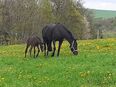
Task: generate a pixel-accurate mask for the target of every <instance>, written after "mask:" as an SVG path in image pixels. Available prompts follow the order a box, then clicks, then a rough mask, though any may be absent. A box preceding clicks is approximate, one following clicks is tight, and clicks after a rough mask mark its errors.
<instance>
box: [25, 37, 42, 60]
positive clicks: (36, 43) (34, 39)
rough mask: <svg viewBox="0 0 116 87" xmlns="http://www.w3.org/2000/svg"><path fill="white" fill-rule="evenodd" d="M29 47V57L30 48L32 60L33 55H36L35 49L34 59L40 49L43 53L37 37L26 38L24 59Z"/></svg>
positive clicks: (40, 42)
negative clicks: (32, 53)
mask: <svg viewBox="0 0 116 87" xmlns="http://www.w3.org/2000/svg"><path fill="white" fill-rule="evenodd" d="M30 46H31V47H30ZM29 47H30V49H29V52H30V56H31V51H32V48H34V58H35V53H36V50H35V48H36V47H37V49H38V52H37V55H36V57H38V55H39V52H40V49H41V51H42V52H43V43H42V41H41V39H40V38H39V37H38V36H32V37H29V38H28V40H27V46H26V49H25V57H26V54H27V51H28V48H29Z"/></svg>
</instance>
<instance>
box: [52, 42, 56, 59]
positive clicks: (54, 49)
mask: <svg viewBox="0 0 116 87" xmlns="http://www.w3.org/2000/svg"><path fill="white" fill-rule="evenodd" d="M53 46H54V48H53V53H52V57H53V56H54V54H55V51H56V46H55V41H53Z"/></svg>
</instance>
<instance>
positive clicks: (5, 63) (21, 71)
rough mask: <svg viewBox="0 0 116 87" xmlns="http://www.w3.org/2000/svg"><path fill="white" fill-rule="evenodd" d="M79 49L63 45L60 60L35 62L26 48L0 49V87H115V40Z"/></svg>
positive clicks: (84, 43)
mask: <svg viewBox="0 0 116 87" xmlns="http://www.w3.org/2000/svg"><path fill="white" fill-rule="evenodd" d="M78 49H79V55H78V56H74V55H73V54H72V53H71V52H70V49H69V44H68V43H67V42H64V43H63V45H62V48H61V52H60V56H59V57H56V56H55V57H53V58H52V57H50V56H49V57H47V58H45V57H44V56H43V53H40V55H39V57H38V58H36V59H34V58H31V57H29V55H27V58H24V50H25V44H21V45H9V46H0V87H116V39H113V38H111V39H103V40H80V41H78ZM50 55H51V53H50Z"/></svg>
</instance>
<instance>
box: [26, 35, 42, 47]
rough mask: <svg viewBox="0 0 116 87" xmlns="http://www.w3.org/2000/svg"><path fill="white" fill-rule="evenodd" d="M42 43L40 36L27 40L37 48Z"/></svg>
mask: <svg viewBox="0 0 116 87" xmlns="http://www.w3.org/2000/svg"><path fill="white" fill-rule="evenodd" d="M40 43H41V39H40V38H39V37H38V36H31V37H29V38H28V40H27V44H29V45H33V46H37V45H38V44H40Z"/></svg>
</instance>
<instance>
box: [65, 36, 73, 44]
mask: <svg viewBox="0 0 116 87" xmlns="http://www.w3.org/2000/svg"><path fill="white" fill-rule="evenodd" d="M65 39H66V40H67V41H68V42H69V43H70V44H72V42H73V40H74V37H73V36H72V35H70V34H69V35H67V36H65Z"/></svg>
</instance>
